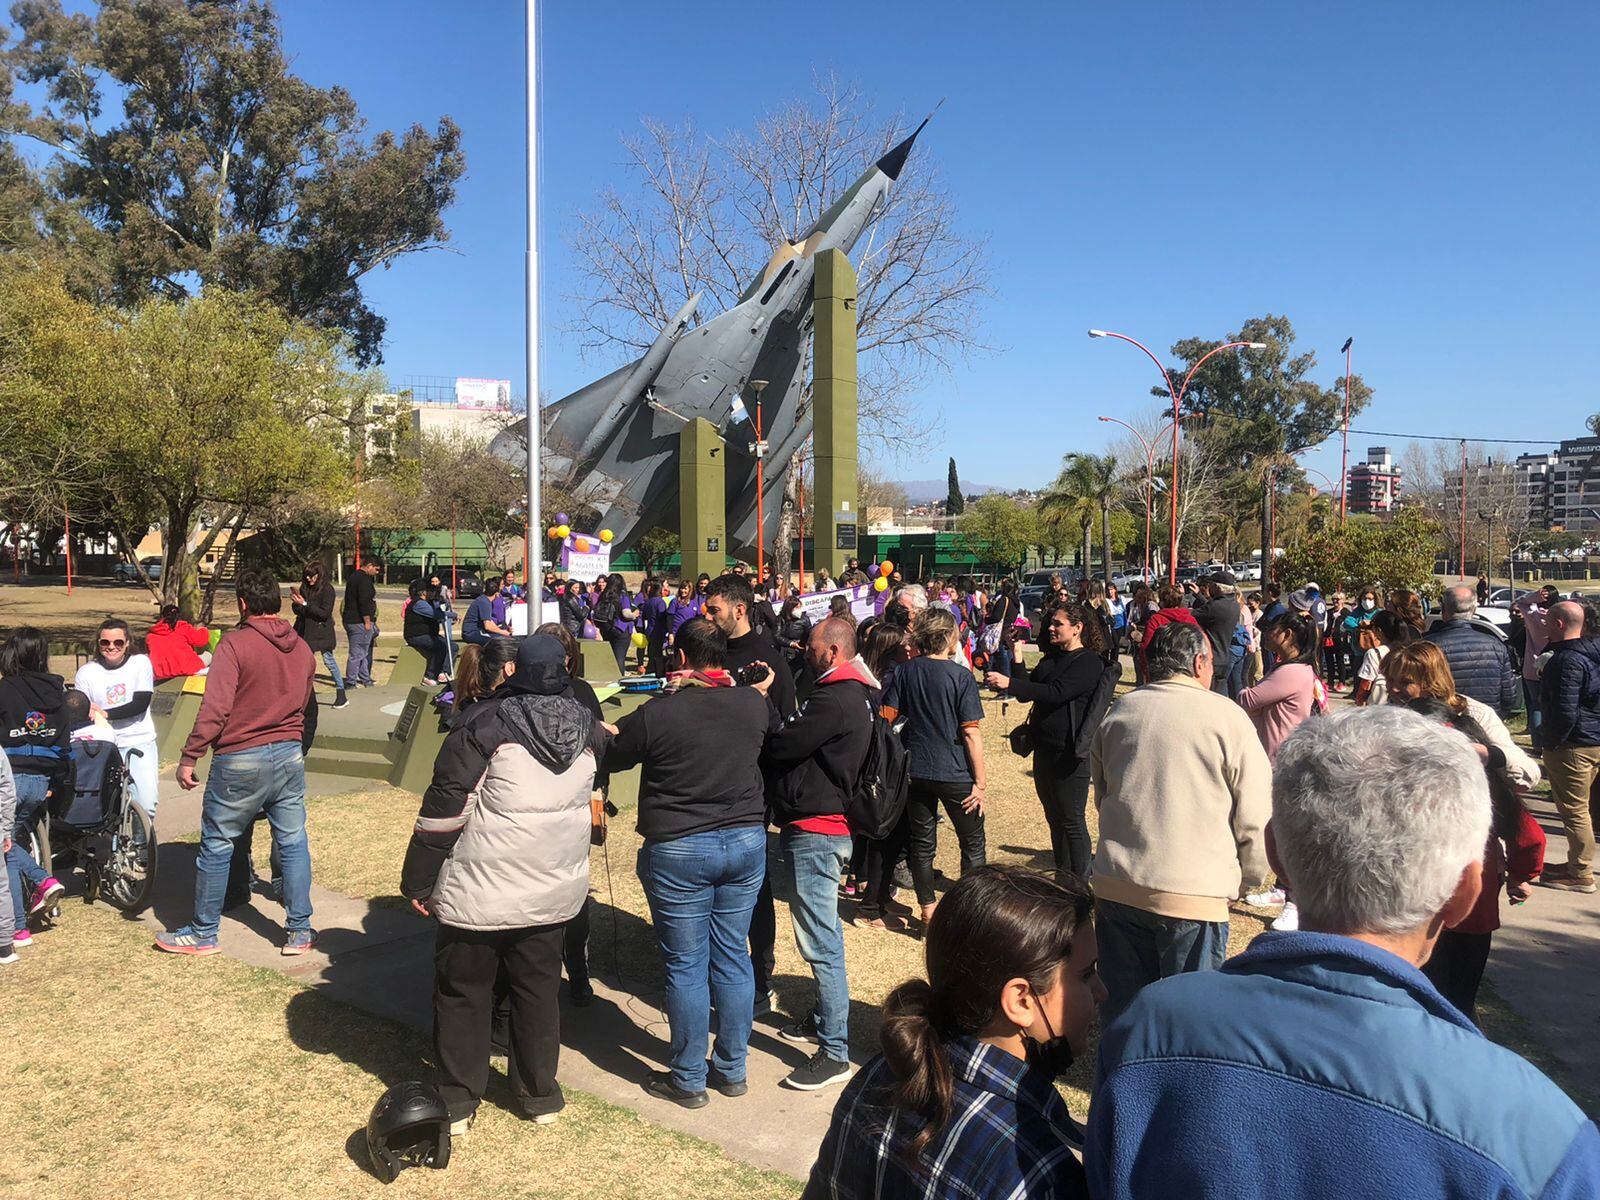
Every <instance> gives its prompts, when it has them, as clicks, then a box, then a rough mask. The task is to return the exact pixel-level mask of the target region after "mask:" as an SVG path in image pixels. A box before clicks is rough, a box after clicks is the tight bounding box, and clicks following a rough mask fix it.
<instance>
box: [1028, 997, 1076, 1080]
mask: <svg viewBox="0 0 1600 1200" xmlns="http://www.w3.org/2000/svg"><path fill="white" fill-rule="evenodd" d="M1039 1015H1040V1016H1041V1017H1043V1018H1044V1027H1045V1028H1046V1029H1048V1030H1049V1031H1050V1037H1049V1038H1048V1039H1047V1040H1045V1041H1042V1042H1040V1041H1035V1040H1034V1039H1033V1038H1031V1037H1030V1038H1028V1045H1027V1048H1026V1051H1025V1053H1026V1057H1027V1061H1028V1065H1029V1066H1030V1067H1035V1068H1037V1069H1038V1070H1040V1071H1043V1072H1044V1073H1045V1075H1046V1076H1047V1077H1049V1078H1050V1079H1060V1078H1061V1077H1062V1076H1063V1075H1065V1074H1066V1073H1067V1072H1068V1071H1070V1070H1071V1069H1072V1062H1073V1057H1072V1046H1071V1044H1070V1043H1068V1041H1067V1039H1066V1038H1064V1037H1057V1036H1056V1028H1055V1026H1054V1025H1052V1024H1051V1023H1050V1014H1048V1013H1047V1012H1045V1011H1044V1008H1043V1005H1042V1004H1041V1006H1040V1008H1039Z"/></svg>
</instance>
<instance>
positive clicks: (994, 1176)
mask: <svg viewBox="0 0 1600 1200" xmlns="http://www.w3.org/2000/svg"><path fill="white" fill-rule="evenodd" d="M945 1052H946V1054H948V1055H949V1058H950V1072H951V1075H952V1076H953V1078H954V1081H955V1102H954V1104H953V1105H952V1106H951V1112H950V1120H949V1121H948V1122H947V1123H946V1124H945V1127H944V1128H943V1129H942V1130H940V1131H939V1134H938V1136H937V1137H935V1138H934V1139H933V1141H932V1142H931V1143H930V1144H929V1145H928V1148H927V1149H926V1150H924V1151H923V1153H922V1160H921V1163H920V1166H919V1167H918V1168H916V1169H913V1168H912V1167H910V1166H909V1165H907V1162H906V1149H907V1147H909V1145H910V1144H911V1139H912V1138H913V1137H915V1136H916V1134H917V1131H918V1130H919V1129H920V1128H921V1127H922V1123H923V1122H922V1118H921V1117H920V1116H919V1115H917V1114H915V1113H911V1114H907V1113H904V1112H900V1111H897V1110H895V1109H893V1108H891V1107H890V1105H889V1100H888V1090H889V1089H890V1088H892V1087H893V1086H894V1084H895V1075H894V1072H893V1071H892V1070H891V1069H890V1067H889V1064H888V1063H887V1062H885V1061H884V1059H883V1057H882V1056H881V1055H880V1056H879V1057H877V1058H875V1059H873V1060H872V1062H870V1063H869V1064H867V1066H866V1067H864V1068H862V1070H861V1071H860V1073H859V1074H857V1075H856V1077H855V1078H854V1079H853V1080H851V1081H850V1083H849V1085H848V1086H846V1088H845V1090H844V1094H843V1095H842V1096H840V1097H839V1105H838V1107H837V1108H835V1109H834V1110H833V1122H832V1124H831V1125H830V1126H829V1127H828V1134H827V1136H826V1137H825V1138H823V1139H822V1149H821V1150H820V1151H819V1152H818V1155H817V1163H816V1166H814V1167H812V1168H811V1179H810V1182H809V1183H807V1184H806V1190H805V1200H976V1198H978V1197H982V1198H983V1200H1024V1198H1026V1200H1077V1198H1079V1197H1084V1196H1087V1195H1088V1190H1087V1187H1086V1185H1085V1183H1084V1176H1083V1167H1082V1166H1081V1165H1080V1164H1079V1162H1078V1159H1077V1158H1076V1157H1075V1155H1074V1153H1073V1152H1074V1150H1081V1148H1082V1145H1083V1132H1082V1130H1081V1129H1080V1128H1079V1127H1078V1125H1077V1123H1076V1122H1074V1121H1073V1119H1072V1117H1071V1115H1070V1114H1069V1113H1068V1112H1067V1106H1066V1104H1065V1103H1063V1102H1062V1099H1061V1095H1060V1093H1059V1092H1057V1091H1056V1089H1055V1086H1054V1084H1053V1083H1052V1082H1051V1081H1050V1080H1049V1079H1047V1078H1045V1076H1044V1074H1043V1073H1042V1072H1040V1071H1037V1070H1035V1069H1034V1068H1033V1067H1030V1066H1028V1065H1027V1064H1026V1063H1024V1062H1022V1061H1021V1060H1020V1059H1018V1058H1016V1057H1014V1056H1013V1055H1010V1054H1007V1053H1006V1052H1005V1051H1004V1050H998V1049H996V1048H995V1047H993V1046H987V1045H985V1044H984V1043H982V1042H979V1041H976V1040H974V1039H971V1038H957V1039H954V1040H952V1041H949V1042H946V1043H945Z"/></svg>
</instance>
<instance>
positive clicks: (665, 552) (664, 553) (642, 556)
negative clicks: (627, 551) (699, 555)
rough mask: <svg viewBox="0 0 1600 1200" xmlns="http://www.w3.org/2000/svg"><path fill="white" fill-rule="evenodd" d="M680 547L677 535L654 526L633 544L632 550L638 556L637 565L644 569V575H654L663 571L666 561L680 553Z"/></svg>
mask: <svg viewBox="0 0 1600 1200" xmlns="http://www.w3.org/2000/svg"><path fill="white" fill-rule="evenodd" d="M681 545H682V543H681V539H680V538H679V537H678V535H677V534H675V533H673V532H672V531H671V530H670V529H663V528H661V526H659V525H656V526H653V527H652V528H651V529H650V532H648V533H646V534H645V535H644V536H643V537H642V538H640V539H639V540H638V542H636V543H635V544H634V547H633V549H634V552H635V553H636V554H638V556H639V565H640V566H641V567H643V568H644V573H645V574H646V575H656V574H659V573H660V571H661V570H663V569H665V567H666V562H667V559H669V558H671V557H672V556H673V555H674V554H677V553H679V552H680V549H681Z"/></svg>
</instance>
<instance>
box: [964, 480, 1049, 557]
mask: <svg viewBox="0 0 1600 1200" xmlns="http://www.w3.org/2000/svg"><path fill="white" fill-rule="evenodd" d="M956 533H957V535H958V541H959V542H960V544H961V547H962V549H964V550H966V551H968V552H969V553H971V554H974V555H976V556H978V557H979V558H980V559H982V560H983V561H984V562H986V563H989V564H991V565H993V566H995V567H997V568H998V569H1000V570H1001V571H1015V570H1017V569H1018V568H1019V567H1020V566H1021V565H1022V564H1023V562H1025V561H1026V559H1027V555H1028V547H1030V546H1034V545H1037V544H1038V543H1039V540H1040V537H1041V536H1042V535H1041V532H1040V528H1039V513H1038V512H1037V511H1036V510H1035V509H1033V508H1030V507H1029V506H1028V505H1026V504H1023V503H1022V502H1021V501H1019V500H1016V499H1014V498H1012V497H1010V496H1002V495H1000V494H999V493H995V494H992V495H988V496H980V497H978V499H977V500H975V501H973V504H972V507H971V508H969V509H967V511H966V512H964V513H962V514H961V517H960V518H959V519H958V520H957V521H956Z"/></svg>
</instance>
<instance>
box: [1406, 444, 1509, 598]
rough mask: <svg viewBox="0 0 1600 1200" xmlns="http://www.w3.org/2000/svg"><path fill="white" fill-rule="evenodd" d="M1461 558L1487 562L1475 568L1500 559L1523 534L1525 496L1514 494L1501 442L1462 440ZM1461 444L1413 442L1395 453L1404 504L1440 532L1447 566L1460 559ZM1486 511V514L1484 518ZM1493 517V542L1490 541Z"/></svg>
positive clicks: (1506, 451)
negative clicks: (1463, 546)
mask: <svg viewBox="0 0 1600 1200" xmlns="http://www.w3.org/2000/svg"><path fill="white" fill-rule="evenodd" d="M1464 445H1465V458H1466V475H1465V479H1466V504H1465V506H1464V511H1465V514H1466V535H1467V545H1466V555H1465V557H1466V558H1469V559H1480V560H1485V559H1486V560H1488V561H1484V562H1483V564H1482V566H1481V567H1480V569H1487V568H1489V567H1491V566H1492V565H1493V563H1498V562H1503V561H1504V560H1505V556H1506V555H1507V554H1509V553H1510V552H1511V551H1512V550H1514V549H1516V547H1517V546H1518V545H1520V544H1521V543H1522V542H1523V541H1524V540H1525V539H1526V538H1527V536H1528V532H1529V530H1530V529H1531V528H1532V525H1533V520H1532V516H1531V514H1530V512H1529V507H1528V498H1527V497H1525V496H1518V495H1517V483H1516V467H1515V465H1514V464H1515V462H1516V453H1515V451H1513V450H1511V449H1509V448H1508V447H1505V446H1485V445H1483V444H1481V443H1476V442H1467V443H1465V444H1464ZM1462 451H1463V443H1461V442H1447V441H1426V442H1412V443H1411V444H1410V445H1409V446H1407V447H1406V449H1405V451H1404V453H1402V455H1401V457H1400V463H1401V474H1402V478H1403V479H1404V481H1405V490H1404V493H1403V495H1404V502H1405V503H1406V504H1407V505H1415V506H1416V507H1419V508H1421V509H1422V510H1423V511H1424V512H1426V513H1427V514H1428V516H1430V517H1432V518H1433V519H1434V520H1435V521H1436V522H1438V524H1439V527H1440V529H1441V530H1442V531H1443V539H1442V540H1443V544H1442V546H1441V550H1442V551H1443V553H1444V555H1445V558H1446V559H1447V560H1448V562H1449V563H1451V564H1452V565H1454V564H1458V563H1460V562H1461V560H1462V558H1463V555H1462V550H1461V527H1462V513H1463V505H1462V484H1461V480H1462V471H1461V466H1462ZM1486 514H1487V516H1486ZM1488 518H1492V525H1493V536H1494V544H1493V545H1492V546H1491V545H1490V544H1489V540H1488V539H1489V536H1490V525H1491V521H1490V520H1489V519H1488Z"/></svg>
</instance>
